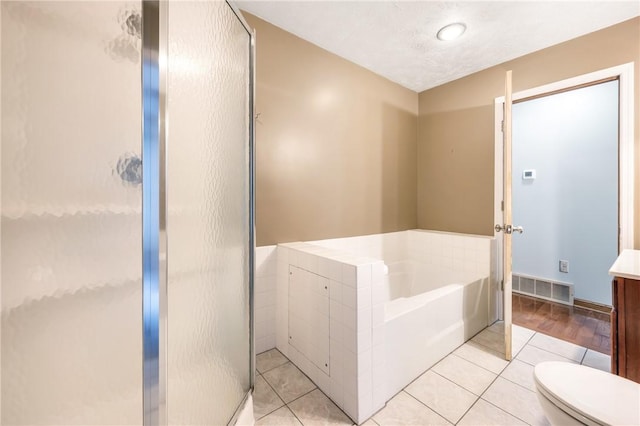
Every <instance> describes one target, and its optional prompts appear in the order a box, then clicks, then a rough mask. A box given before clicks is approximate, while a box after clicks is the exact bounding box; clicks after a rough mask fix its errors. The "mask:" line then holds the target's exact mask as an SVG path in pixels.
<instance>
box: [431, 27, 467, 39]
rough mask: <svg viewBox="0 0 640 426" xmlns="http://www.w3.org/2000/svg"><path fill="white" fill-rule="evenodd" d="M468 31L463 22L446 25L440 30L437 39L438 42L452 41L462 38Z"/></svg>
mask: <svg viewBox="0 0 640 426" xmlns="http://www.w3.org/2000/svg"><path fill="white" fill-rule="evenodd" d="M466 30H467V26H466V25H465V24H463V23H462V22H456V23H454V24H449V25H446V26H444V27H442V28H440V31H438V34H437V37H438V40H442V41H450V40H455V39H457V38H458V37H460V36H461V35H462V34H464V32H465V31H466Z"/></svg>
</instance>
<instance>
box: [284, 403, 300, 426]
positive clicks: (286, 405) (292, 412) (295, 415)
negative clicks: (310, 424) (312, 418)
mask: <svg viewBox="0 0 640 426" xmlns="http://www.w3.org/2000/svg"><path fill="white" fill-rule="evenodd" d="M285 407H287V410H289V412H290V413H291V414H293V417H295V418H296V420H298V421H299V422H300V424H301V425H303V426H304V423H302V420H300V417H298V415H297V414H296V413H295V411H293V410H292V409H291V407H289V404H285Z"/></svg>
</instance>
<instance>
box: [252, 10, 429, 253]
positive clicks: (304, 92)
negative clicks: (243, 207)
mask: <svg viewBox="0 0 640 426" xmlns="http://www.w3.org/2000/svg"><path fill="white" fill-rule="evenodd" d="M244 15H245V17H246V18H247V21H248V22H249V24H250V25H251V26H253V27H254V28H255V29H256V34H257V37H256V40H257V50H256V52H257V64H256V65H257V94H256V109H257V113H258V114H260V115H259V118H258V120H257V125H256V133H257V141H256V143H257V147H256V157H257V161H256V163H257V164H256V228H257V244H258V245H259V246H261V245H267V244H274V243H279V242H287V241H305V240H313V239H322V238H334V237H345V236H353V235H365V234H373V233H380V232H390V231H398V230H405V229H411V228H415V227H416V225H417V220H416V212H417V207H416V194H417V189H416V182H417V172H416V163H417V162H416V142H417V122H418V119H417V116H418V95H417V93H415V92H413V91H411V90H409V89H405V88H403V87H401V86H399V85H397V84H395V83H392V82H390V81H389V80H387V79H385V78H383V77H380V76H378V75H376V74H373V73H372V72H370V71H367V70H365V69H364V68H361V67H359V66H357V65H355V64H353V63H351V62H348V61H346V60H344V59H341V58H339V57H338V56H336V55H333V54H331V53H329V52H327V51H326V50H323V49H321V48H319V47H317V46H315V45H313V44H311V43H308V42H306V41H304V40H302V39H300V38H298V37H296V36H294V35H292V34H290V33H287V32H285V31H283V30H281V29H279V28H277V27H275V26H273V25H271V24H269V23H267V22H265V21H263V20H261V19H258V18H256V17H254V16H252V15H250V14H248V13H246V12H245V13H244Z"/></svg>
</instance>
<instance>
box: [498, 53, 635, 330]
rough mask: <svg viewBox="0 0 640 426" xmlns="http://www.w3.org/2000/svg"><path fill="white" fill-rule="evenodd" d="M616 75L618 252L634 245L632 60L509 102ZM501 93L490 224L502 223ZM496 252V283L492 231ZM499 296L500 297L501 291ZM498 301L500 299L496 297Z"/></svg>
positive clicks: (500, 310)
mask: <svg viewBox="0 0 640 426" xmlns="http://www.w3.org/2000/svg"><path fill="white" fill-rule="evenodd" d="M611 78H617V79H618V80H619V98H618V102H619V116H618V126H619V127H618V128H619V135H618V147H619V148H618V166H619V169H618V176H619V178H618V193H619V199H618V220H619V230H618V233H619V235H618V251H619V252H622V250H625V249H633V244H634V218H633V208H634V201H635V200H634V173H635V170H634V169H635V163H634V161H635V157H634V125H635V123H634V102H633V97H634V63H633V62H628V63H626V64H622V65H618V66H615V67H611V68H606V69H603V70H599V71H595V72H591V73H588V74H583V75H580V76H577V77H572V78H568V79H565V80H560V81H557V82H554V83H550V84H545V85H542V86H538V87H534V88H532V89H527V90H522V91H520V92H516V93H514V94H513V101H514V102H515V101H518V100H522V99H526V98H530V97H539V96H541V95H546V94H549V95H550V94H553V93H555V92H563V91H568V90H572V89H575V88H578V87H580V86H586V85H590V84H593V83H596V82H598V81H601V80H606V79H611ZM504 101H505V99H504V96H500V97H498V98H495V103H494V105H495V114H494V117H495V120H494V135H495V136H494V137H495V144H494V146H495V166H494V177H495V187H494V223H500V224H502V223H504V221H503V217H502V200H503V190H504V187H503V135H502V120H503V116H504V111H503V108H504ZM494 237H495V239H496V247H497V253H496V256H495V262H496V264H495V268H496V269H495V270H496V271H498V276H497V282H498V283H499V282H500V281H501V280H502V279H503V277H502V276H501V275H502V272H501V271H502V270H503V269H502V236H501V235H498V234H497V233H494ZM499 295H500V296H503V294H502V292H501V290H499ZM499 300H502V298H500V299H499ZM503 308H504V306H501V305H499V306H498V318H499V319H503V318H504V311H503Z"/></svg>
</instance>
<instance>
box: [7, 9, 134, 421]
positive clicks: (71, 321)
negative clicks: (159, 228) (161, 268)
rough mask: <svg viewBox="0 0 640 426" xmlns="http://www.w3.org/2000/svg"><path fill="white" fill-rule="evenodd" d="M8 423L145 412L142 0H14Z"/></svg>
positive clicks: (119, 417)
mask: <svg viewBox="0 0 640 426" xmlns="http://www.w3.org/2000/svg"><path fill="white" fill-rule="evenodd" d="M0 7H1V25H2V26H1V28H2V48H1V55H2V68H1V79H2V98H1V101H2V104H1V105H2V117H1V118H2V152H1V155H2V164H1V179H2V182H1V186H2V205H1V213H2V216H1V222H0V235H1V250H2V251H1V283H0V286H1V305H2V316H1V321H2V333H1V335H0V336H1V341H0V344H1V351H2V361H1V363H2V368H1V370H0V374H1V383H2V386H1V398H2V401H1V402H2V404H1V405H2V414H1V423H2V424H12V425H14V424H15V425H20V424H25V425H34V424H39V425H63V424H64V425H72V424H78V425H98V424H101V425H107V424H110V425H116V424H117V425H125V424H141V423H142V362H141V361H142V341H141V335H142V324H141V317H142V309H141V299H142V289H141V250H142V244H141V238H142V235H141V208H142V198H141V186H140V166H141V163H140V149H141V145H140V133H141V107H140V104H141V83H140V73H141V50H140V42H141V41H140V23H141V15H140V13H141V7H140V3H139V2H126V3H124V2H118V1H105V2H99V1H95V2H85V3H83V2H6V1H3V2H1V6H0Z"/></svg>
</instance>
